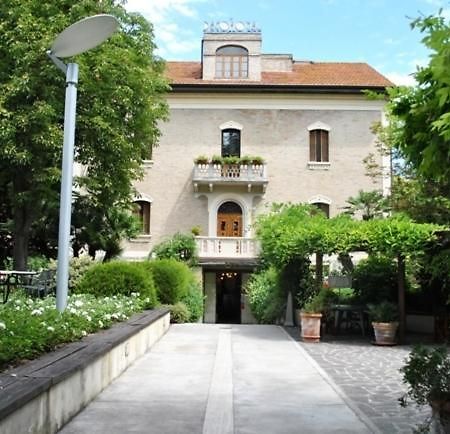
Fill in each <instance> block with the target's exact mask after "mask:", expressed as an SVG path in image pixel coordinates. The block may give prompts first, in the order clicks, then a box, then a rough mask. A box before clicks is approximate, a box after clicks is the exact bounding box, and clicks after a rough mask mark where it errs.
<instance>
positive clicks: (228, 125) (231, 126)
mask: <svg viewBox="0 0 450 434" xmlns="http://www.w3.org/2000/svg"><path fill="white" fill-rule="evenodd" d="M243 128H244V127H243V126H242V125H241V124H240V123H238V122H235V121H228V122H225V123H223V124H222V125H220V126H219V129H220V131H223V130H239V131H242V130H243Z"/></svg>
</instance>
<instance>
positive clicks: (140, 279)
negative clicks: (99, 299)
mask: <svg viewBox="0 0 450 434" xmlns="http://www.w3.org/2000/svg"><path fill="white" fill-rule="evenodd" d="M76 292H78V293H85V294H94V295H96V296H113V295H119V294H122V295H128V296H129V295H132V294H136V293H137V294H139V295H140V298H142V299H144V300H146V306H145V307H147V308H150V307H154V306H155V305H156V304H157V298H156V289H155V283H154V281H153V278H152V275H151V274H150V273H146V272H145V270H144V269H143V268H142V266H140V264H139V263H135V262H125V261H112V262H106V263H101V264H96V265H94V266H92V267H91V268H89V270H87V271H86V273H85V274H84V276H83V277H82V278H81V280H80V282H79V283H78V285H77V287H76Z"/></svg>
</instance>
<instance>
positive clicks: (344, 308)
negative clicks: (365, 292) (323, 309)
mask: <svg viewBox="0 0 450 434" xmlns="http://www.w3.org/2000/svg"><path fill="white" fill-rule="evenodd" d="M331 309H332V310H333V312H334V330H335V332H336V333H339V331H340V328H341V323H342V321H343V319H344V317H345V319H346V320H347V321H348V320H350V318H351V316H352V315H353V316H354V317H355V320H356V321H355V320H354V321H352V322H354V323H355V322H356V323H357V324H358V325H359V327H360V328H361V333H362V335H363V336H365V334H366V327H365V321H364V315H365V312H366V310H367V308H366V306H362V305H351V304H336V305H334V306H332V308H331Z"/></svg>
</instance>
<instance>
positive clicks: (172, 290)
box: [140, 259, 193, 304]
mask: <svg viewBox="0 0 450 434" xmlns="http://www.w3.org/2000/svg"><path fill="white" fill-rule="evenodd" d="M140 266H141V269H142V270H145V271H147V273H148V274H152V275H153V279H154V282H155V285H156V293H157V297H158V300H159V301H160V302H161V303H163V304H175V303H177V302H178V301H182V299H183V298H184V297H186V296H187V295H188V293H189V285H190V283H191V282H192V278H193V275H192V271H191V270H190V269H189V267H188V266H187V265H186V264H184V263H183V262H179V261H177V260H175V259H156V260H153V261H145V262H141V263H140Z"/></svg>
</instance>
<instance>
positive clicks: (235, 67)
mask: <svg viewBox="0 0 450 434" xmlns="http://www.w3.org/2000/svg"><path fill="white" fill-rule="evenodd" d="M247 77H248V51H247V50H246V49H245V48H243V47H239V46H237V45H226V46H224V47H220V48H218V49H217V50H216V78H247Z"/></svg>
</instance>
